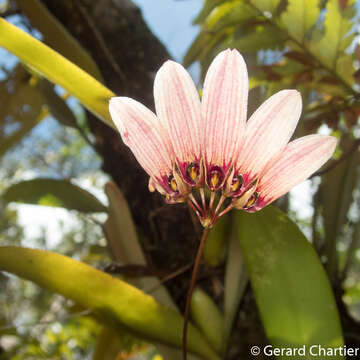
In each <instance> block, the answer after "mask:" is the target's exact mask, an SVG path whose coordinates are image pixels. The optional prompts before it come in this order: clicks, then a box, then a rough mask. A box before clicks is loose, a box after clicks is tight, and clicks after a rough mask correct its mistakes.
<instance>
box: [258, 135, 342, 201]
mask: <svg viewBox="0 0 360 360" xmlns="http://www.w3.org/2000/svg"><path fill="white" fill-rule="evenodd" d="M336 144H337V140H336V138H334V137H333V136H326V135H308V136H304V137H302V138H299V139H297V140H295V141H292V142H291V143H289V144H288V145H287V146H286V147H285V148H284V149H283V150H282V151H280V152H279V153H278V154H277V155H275V157H274V158H273V159H271V160H270V162H269V163H268V164H267V165H266V167H265V169H264V171H263V173H262V174H261V175H260V181H259V185H258V191H259V193H260V198H259V199H261V202H263V203H264V205H267V204H269V203H271V202H272V201H274V200H276V199H277V198H279V197H280V196H282V195H284V194H285V193H287V192H288V191H289V190H290V189H291V188H292V187H294V186H295V185H297V184H299V183H300V182H302V181H304V180H305V179H307V178H308V177H309V176H310V175H311V174H312V173H314V172H315V171H316V170H317V169H319V168H320V167H321V166H322V165H323V164H324V163H325V162H326V161H327V160H329V159H330V157H331V156H332V154H333V152H334V150H335V147H336ZM259 205H260V204H259Z"/></svg>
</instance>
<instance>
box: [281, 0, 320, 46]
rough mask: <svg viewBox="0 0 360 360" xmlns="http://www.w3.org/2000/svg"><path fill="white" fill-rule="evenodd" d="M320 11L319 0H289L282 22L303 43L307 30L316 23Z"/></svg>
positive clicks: (290, 33)
mask: <svg viewBox="0 0 360 360" xmlns="http://www.w3.org/2000/svg"><path fill="white" fill-rule="evenodd" d="M319 13H320V7H319V0H310V1H309V0H289V1H288V6H287V8H286V11H285V12H284V13H283V14H282V16H281V22H282V23H283V24H284V25H285V27H286V29H287V31H288V33H289V35H290V36H292V37H293V38H295V39H296V40H297V41H298V42H299V43H303V42H304V40H305V36H306V33H307V31H308V30H309V29H310V28H311V27H312V26H313V25H314V24H315V22H316V20H317V18H318V16H319Z"/></svg>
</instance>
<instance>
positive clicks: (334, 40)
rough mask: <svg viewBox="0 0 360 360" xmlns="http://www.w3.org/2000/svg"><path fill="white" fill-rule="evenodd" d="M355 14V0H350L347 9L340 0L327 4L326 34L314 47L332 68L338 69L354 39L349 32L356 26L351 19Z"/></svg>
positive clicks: (333, 0) (332, 0)
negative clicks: (339, 61)
mask: <svg viewBox="0 0 360 360" xmlns="http://www.w3.org/2000/svg"><path fill="white" fill-rule="evenodd" d="M354 16H355V8H354V0H349V1H348V4H347V6H346V8H345V9H343V8H342V7H341V5H340V1H339V0H329V1H328V2H327V6H326V15H325V22H324V27H325V35H324V36H323V37H322V38H321V40H320V41H319V42H317V43H314V44H313V47H312V49H313V50H314V51H316V52H317V55H318V56H319V57H320V58H321V60H322V61H323V62H324V63H325V64H326V65H327V66H329V67H330V68H331V69H333V70H336V67H337V61H338V59H339V57H341V56H342V55H343V53H344V51H345V50H346V49H347V48H348V47H349V45H350V44H351V42H352V41H353V39H354V34H349V32H350V30H351V29H352V27H353V26H354V23H353V22H352V21H351V19H352V18H353V17H354Z"/></svg>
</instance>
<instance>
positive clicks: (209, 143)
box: [202, 49, 248, 171]
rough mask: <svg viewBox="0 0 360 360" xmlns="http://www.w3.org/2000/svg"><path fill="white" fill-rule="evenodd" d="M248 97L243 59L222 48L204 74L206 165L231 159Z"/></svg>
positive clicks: (241, 130) (238, 141)
mask: <svg viewBox="0 0 360 360" xmlns="http://www.w3.org/2000/svg"><path fill="white" fill-rule="evenodd" d="M247 97H248V75H247V70H246V64H245V61H244V59H243V58H242V56H241V55H240V53H239V52H238V51H237V50H232V51H231V50H229V49H228V50H225V51H223V52H221V53H220V54H219V55H217V56H216V58H215V59H214V61H213V62H212V63H211V65H210V67H209V70H208V72H207V74H206V78H205V83H204V91H203V98H202V113H203V118H204V121H205V162H206V165H207V166H209V164H211V165H218V166H222V167H225V168H226V167H228V166H229V165H231V163H232V162H233V159H234V156H235V154H236V153H237V151H238V149H239V146H240V144H241V141H242V136H243V135H244V131H245V122H246V112H247ZM225 171H226V169H225Z"/></svg>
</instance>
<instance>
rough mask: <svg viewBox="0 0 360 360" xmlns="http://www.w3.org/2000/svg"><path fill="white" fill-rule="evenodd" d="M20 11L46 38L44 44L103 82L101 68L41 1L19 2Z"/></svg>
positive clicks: (26, 0) (20, 0)
mask: <svg viewBox="0 0 360 360" xmlns="http://www.w3.org/2000/svg"><path fill="white" fill-rule="evenodd" d="M17 4H18V5H19V7H20V9H21V10H22V11H23V12H24V13H25V14H26V16H27V17H28V18H29V20H30V22H31V24H32V25H33V26H34V27H36V28H37V29H38V30H39V31H40V32H41V33H42V35H43V36H44V42H45V43H47V44H48V45H49V46H51V47H52V48H53V49H54V50H56V51H58V52H59V53H60V54H62V55H63V56H65V57H66V58H68V59H69V60H70V61H72V62H73V63H75V64H76V65H78V66H79V67H80V68H81V69H83V70H85V71H86V72H88V73H89V74H90V75H92V76H94V77H95V78H96V79H98V80H99V81H102V76H101V74H100V71H99V68H98V67H97V65H96V63H95V61H94V60H93V59H92V58H91V56H90V55H89V53H88V52H87V51H85V49H84V48H83V47H82V46H81V45H80V44H79V42H78V41H77V40H76V39H75V38H74V37H73V36H72V35H71V34H70V33H69V32H68V31H67V30H66V29H65V28H64V26H63V25H62V24H61V23H60V22H59V20H57V19H56V18H55V16H54V15H52V14H51V13H50V12H49V10H48V9H47V8H46V6H44V5H43V4H42V3H41V2H40V1H39V0H17Z"/></svg>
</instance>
